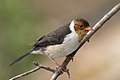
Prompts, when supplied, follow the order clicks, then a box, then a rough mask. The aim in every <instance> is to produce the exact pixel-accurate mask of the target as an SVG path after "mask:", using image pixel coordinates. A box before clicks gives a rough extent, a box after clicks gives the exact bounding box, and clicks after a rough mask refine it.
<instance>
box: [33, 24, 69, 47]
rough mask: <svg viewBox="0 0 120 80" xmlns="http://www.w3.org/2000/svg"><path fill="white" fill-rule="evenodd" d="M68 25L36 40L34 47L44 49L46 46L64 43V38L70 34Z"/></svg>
mask: <svg viewBox="0 0 120 80" xmlns="http://www.w3.org/2000/svg"><path fill="white" fill-rule="evenodd" d="M69 25H70V24H67V25H65V26H63V27H60V28H58V29H57V30H55V31H53V32H50V33H48V34H47V35H44V36H42V37H41V38H40V39H38V40H37V42H36V43H35V45H34V47H46V46H48V45H54V44H61V43H62V42H63V41H64V37H65V36H66V35H67V34H69V33H71V30H70V29H69Z"/></svg>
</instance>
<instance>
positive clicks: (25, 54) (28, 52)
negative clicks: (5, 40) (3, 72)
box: [9, 48, 34, 66]
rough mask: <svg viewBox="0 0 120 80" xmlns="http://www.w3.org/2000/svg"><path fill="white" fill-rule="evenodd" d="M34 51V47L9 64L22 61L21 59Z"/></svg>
mask: <svg viewBox="0 0 120 80" xmlns="http://www.w3.org/2000/svg"><path fill="white" fill-rule="evenodd" d="M32 51H34V48H33V49H31V50H29V51H27V52H26V53H24V54H23V55H22V56H20V57H18V58H17V59H16V60H14V61H13V62H12V63H11V64H9V66H11V65H13V64H15V63H16V62H18V61H20V60H21V59H23V58H24V57H26V56H28V55H29V54H30V53H31V52H32Z"/></svg>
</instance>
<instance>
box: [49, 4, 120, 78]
mask: <svg viewBox="0 0 120 80" xmlns="http://www.w3.org/2000/svg"><path fill="white" fill-rule="evenodd" d="M119 10H120V3H119V4H117V5H116V6H115V7H113V9H112V10H110V11H109V12H108V13H107V14H106V15H105V16H104V17H103V18H102V19H101V20H100V21H98V22H97V23H96V24H95V26H94V27H93V30H92V31H89V32H88V33H87V35H86V36H85V37H84V39H83V40H82V41H81V43H80V46H79V47H78V48H77V50H76V51H74V52H73V53H71V54H70V55H68V56H67V57H66V59H65V60H64V62H63V63H62V65H61V67H62V68H66V67H67V65H68V63H69V62H70V60H71V59H72V58H73V57H74V55H75V54H76V52H77V51H78V50H79V49H80V48H81V47H82V45H83V44H84V43H85V42H86V41H89V39H90V37H91V36H92V35H93V34H94V33H95V32H96V31H98V30H99V29H100V28H101V27H102V26H103V24H104V23H105V22H106V21H108V20H109V19H110V18H111V17H112V16H113V15H115V14H116V13H117V12H118V11H119ZM62 73H63V72H62V71H58V70H56V71H55V72H54V74H53V75H52V77H51V79H50V80H56V79H57V78H58V77H59V76H60V75H61V74H62Z"/></svg>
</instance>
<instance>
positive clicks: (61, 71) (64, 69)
mask: <svg viewBox="0 0 120 80" xmlns="http://www.w3.org/2000/svg"><path fill="white" fill-rule="evenodd" d="M56 69H57V70H58V72H59V73H63V72H66V73H67V75H68V78H70V72H69V69H67V68H66V67H62V66H59V67H57V68H56Z"/></svg>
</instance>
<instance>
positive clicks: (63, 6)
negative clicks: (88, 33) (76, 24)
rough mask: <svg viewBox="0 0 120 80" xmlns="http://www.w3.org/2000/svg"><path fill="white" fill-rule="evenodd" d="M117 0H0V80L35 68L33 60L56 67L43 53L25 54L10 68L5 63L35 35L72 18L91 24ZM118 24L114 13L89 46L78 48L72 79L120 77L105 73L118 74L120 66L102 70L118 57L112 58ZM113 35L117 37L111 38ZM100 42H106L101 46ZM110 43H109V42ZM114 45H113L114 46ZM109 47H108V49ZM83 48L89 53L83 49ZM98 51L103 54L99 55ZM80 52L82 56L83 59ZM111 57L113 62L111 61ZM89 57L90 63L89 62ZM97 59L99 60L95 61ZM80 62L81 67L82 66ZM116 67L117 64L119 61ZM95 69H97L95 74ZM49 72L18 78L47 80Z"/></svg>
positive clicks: (87, 79)
mask: <svg viewBox="0 0 120 80" xmlns="http://www.w3.org/2000/svg"><path fill="white" fill-rule="evenodd" d="M119 2H120V1H119V0H49V1H48V0H0V80H8V79H9V78H10V77H12V76H15V75H17V74H20V73H23V72H25V71H27V70H29V69H32V68H34V66H33V64H32V62H33V61H39V62H41V63H43V64H47V65H50V66H55V65H54V64H53V63H52V62H51V61H49V59H48V58H47V59H46V57H45V56H37V55H31V56H29V57H26V58H25V59H23V60H22V61H21V62H19V63H17V64H15V65H13V66H11V67H9V66H8V65H9V63H11V62H12V61H13V60H14V59H16V58H17V57H18V56H20V55H21V54H23V53H24V52H26V51H27V50H29V49H30V48H31V47H32V45H29V44H31V43H32V42H34V41H35V40H36V38H38V37H40V36H42V35H44V34H46V33H47V32H50V31H51V30H53V29H56V28H57V27H60V26H62V25H64V24H66V23H68V22H70V21H71V20H72V19H74V18H80V17H81V18H85V19H87V20H88V21H89V22H90V24H91V25H92V26H93V25H94V24H95V23H96V22H97V21H98V20H100V19H101V18H102V17H103V16H104V15H105V14H106V13H107V12H108V11H109V10H110V9H111V8H112V7H113V6H114V5H116V4H117V3H119ZM119 26H120V13H117V14H116V15H115V16H114V17H113V18H112V19H111V20H110V21H109V22H108V23H107V24H106V25H105V26H104V27H105V28H102V29H101V30H100V31H99V32H98V33H96V35H95V36H94V37H93V38H92V39H91V42H90V43H89V45H88V44H87V45H88V46H85V47H84V49H82V50H81V55H80V54H78V55H77V56H76V58H75V59H76V60H75V62H73V63H71V64H70V66H69V67H70V70H71V75H72V79H73V80H80V79H81V80H120V77H119V76H117V75H116V76H113V77H112V76H109V77H108V75H112V74H113V73H114V74H118V73H117V72H120V70H119V68H114V67H113V68H112V69H111V68H110V67H111V65H107V68H108V67H109V68H110V69H109V70H107V71H106V69H105V70H104V67H105V68H106V66H105V65H106V64H112V63H115V62H117V61H119V59H120V57H119V58H118V60H117V61H115V60H116V57H118V56H120V53H119V50H120V49H119V47H120V45H119V44H120V41H119V40H120V37H119V35H118V34H120V31H119V29H120V28H119ZM116 30H117V31H116ZM113 31H114V34H113ZM105 34H106V35H105ZM111 34H112V35H111ZM103 35H104V36H103ZM106 36H107V37H106ZM111 36H112V37H111ZM115 36H116V39H115V38H113V37H115ZM116 40H117V41H116ZM101 42H103V43H105V44H104V45H103V43H101ZM116 42H118V43H116ZM98 43H101V44H98ZM110 43H112V44H111V45H108V44H110ZM113 44H115V45H114V46H113ZM107 45H108V46H107ZM89 46H90V47H89ZM103 46H104V47H103ZM105 46H106V47H105ZM110 46H111V48H110V49H108V48H109V47H110ZM96 47H97V48H96ZM116 47H117V48H116ZM91 48H92V49H91ZM101 48H102V49H101ZM107 49H108V50H107ZM86 50H87V51H89V52H86ZM111 50H112V51H113V53H115V52H116V53H117V55H114V58H113V55H112V52H111ZM97 51H98V52H97ZM107 51H108V52H107ZM99 52H100V53H104V54H101V55H100V54H99ZM110 52H111V56H110V55H107V56H110V57H109V58H108V57H107V58H106V57H105V56H106V55H105V54H107V53H108V54H109V53H110ZM82 53H86V54H82ZM87 53H89V54H87ZM79 55H80V56H82V58H81V57H80V56H79ZM93 56H97V58H93ZM77 57H78V59H77ZM88 57H89V58H88ZM98 57H99V58H98ZM91 58H92V59H91ZM79 59H81V60H80V61H81V62H79V61H78V60H79ZM101 59H102V60H101ZM111 59H112V60H113V61H115V62H113V61H110V60H111ZM90 60H91V62H89V61H90ZM61 61H62V60H60V62H61ZM82 61H83V62H82ZM94 61H96V62H94ZM93 62H94V63H93ZM99 62H101V63H100V64H97V63H99ZM48 63H49V64H48ZM85 63H86V64H85ZM88 63H89V64H88ZM51 64H52V65H51ZM73 64H74V66H73ZM116 64H118V63H116ZM78 65H80V67H76V66H78ZM81 65H82V66H83V67H81ZM91 65H94V66H91ZM95 65H97V66H95ZM98 65H99V66H98ZM103 65H104V66H103ZM85 66H89V68H85ZM93 67H94V68H93ZM117 67H120V64H119V65H118V66H117ZM91 68H92V69H91ZM74 69H76V70H77V71H79V72H77V71H75V70H74ZM94 69H95V70H94ZM114 69H116V70H114ZM101 70H103V73H100V71H101ZM96 71H98V73H97V72H96ZM104 71H106V72H104ZM112 71H113V72H112ZM93 72H94V74H93ZM46 75H48V76H46ZM50 75H51V74H50V73H48V72H46V71H42V70H40V71H38V72H36V73H33V74H31V75H28V76H26V77H23V78H20V79H18V80H33V79H34V80H40V79H42V80H46V79H49V77H50ZM111 77H112V78H111ZM62 79H67V76H66V75H64V76H61V78H60V80H62Z"/></svg>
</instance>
